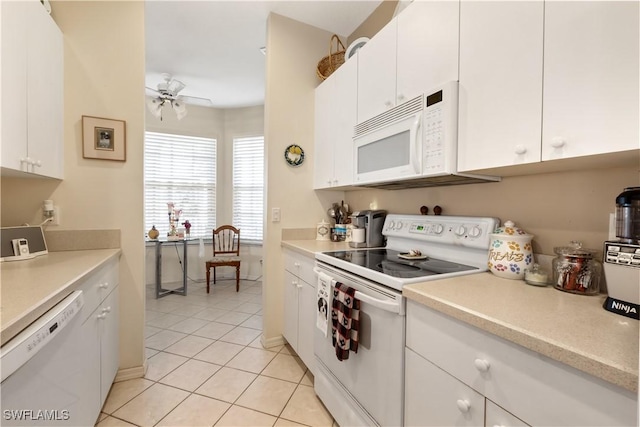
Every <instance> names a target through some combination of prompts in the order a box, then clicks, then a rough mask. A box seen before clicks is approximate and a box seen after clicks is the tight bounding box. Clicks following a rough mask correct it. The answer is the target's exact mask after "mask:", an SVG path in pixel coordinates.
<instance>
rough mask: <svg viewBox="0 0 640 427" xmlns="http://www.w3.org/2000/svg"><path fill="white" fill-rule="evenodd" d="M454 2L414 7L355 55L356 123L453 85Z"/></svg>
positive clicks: (455, 47) (455, 48)
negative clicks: (427, 93)
mask: <svg viewBox="0 0 640 427" xmlns="http://www.w3.org/2000/svg"><path fill="white" fill-rule="evenodd" d="M458 14H459V2H457V1H431V0H428V1H415V2H413V3H412V4H410V5H409V6H407V8H406V9H405V10H404V11H402V13H401V14H400V15H398V17H397V18H395V19H393V20H391V22H389V23H388V24H387V25H386V26H385V27H384V28H382V29H381V30H380V31H379V32H378V33H377V34H376V35H375V36H374V37H373V38H372V39H371V41H369V43H367V44H366V45H365V46H363V47H362V49H360V50H359V51H358V53H359V58H358V123H361V122H363V121H365V120H367V119H370V118H371V117H374V116H376V115H378V114H380V113H383V112H385V111H386V110H388V109H390V108H393V107H395V106H396V105H398V104H402V103H403V102H405V101H407V100H409V99H412V98H413V97H415V96H417V95H419V94H421V93H424V92H425V91H427V90H429V89H431V88H433V87H436V86H439V85H442V84H443V83H446V82H447V81H451V80H458V23H459V20H458Z"/></svg>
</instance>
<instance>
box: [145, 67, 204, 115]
mask: <svg viewBox="0 0 640 427" xmlns="http://www.w3.org/2000/svg"><path fill="white" fill-rule="evenodd" d="M161 76H162V79H163V80H164V81H162V82H160V83H158V89H157V90H156V89H152V88H150V87H147V88H146V89H147V108H148V109H149V111H150V112H151V114H153V116H154V117H159V118H160V120H162V109H163V107H164V106H165V105H169V106H171V108H172V109H173V111H175V113H176V116H177V118H178V120H180V119H182V118H183V117H184V116H186V115H187V107H186V106H185V104H186V103H189V104H193V105H202V106H211V105H213V103H212V102H211V100H210V99H207V98H198V97H195V96H182V95H179V93H180V91H181V90H182V89H184V88H185V87H186V85H185V84H184V83H182V82H181V81H180V80H176V79H174V78H173V77H172V76H171V74H168V73H163V74H161Z"/></svg>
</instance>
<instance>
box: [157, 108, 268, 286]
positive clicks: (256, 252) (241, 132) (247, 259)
mask: <svg viewBox="0 0 640 427" xmlns="http://www.w3.org/2000/svg"><path fill="white" fill-rule="evenodd" d="M146 130H148V131H152V132H164V133H175V134H180V135H190V136H201V137H209V138H214V139H216V141H217V155H218V165H217V177H216V180H217V182H218V183H220V185H218V186H217V189H216V190H217V192H218V194H217V203H216V222H217V224H231V223H232V222H233V221H232V215H233V212H232V205H233V192H232V187H231V184H230V183H231V182H232V178H233V170H232V167H231V166H232V164H233V138H234V137H246V136H256V135H263V134H264V107H263V106H262V105H258V106H254V107H247V108H233V109H219V108H207V107H198V106H193V105H188V106H187V115H186V116H185V117H184V118H182V120H178V119H177V118H176V115H175V114H173V112H172V111H171V110H170V109H165V114H163V118H162V120H160V119H158V118H156V117H153V116H152V115H151V114H147V116H146ZM210 239H211V236H208V240H205V242H204V243H205V250H204V257H200V256H199V245H198V244H197V243H194V244H190V245H189V246H188V260H187V266H188V268H187V270H188V271H187V274H188V277H189V278H190V279H192V280H195V281H204V280H205V260H206V259H209V258H211V256H212V255H213V254H212V252H213V248H212V246H211V240H210ZM182 256H183V255H182V249H181V248H180V250H179V251H178V252H176V250H175V248H174V247H173V245H164V246H163V248H162V269H163V270H162V281H163V282H181V281H182V267H181V265H180V263H179V258H182ZM241 256H242V260H243V262H242V264H241V268H240V276H241V277H242V278H243V279H247V280H257V279H259V278H260V277H261V276H262V265H261V263H260V260H261V259H262V246H261V245H249V244H242V245H241ZM155 259H156V258H155V245H153V244H148V245H147V248H146V257H145V268H146V283H147V284H152V283H155V262H156V261H155ZM217 274H218V277H221V278H233V277H235V270H234V269H233V268H230V267H227V268H222V269H218V272H217Z"/></svg>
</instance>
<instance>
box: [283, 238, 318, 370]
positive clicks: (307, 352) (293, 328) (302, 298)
mask: <svg viewBox="0 0 640 427" xmlns="http://www.w3.org/2000/svg"><path fill="white" fill-rule="evenodd" d="M283 256H284V261H285V262H284V264H285V272H284V327H283V331H282V335H284V338H285V339H286V340H287V342H288V343H289V345H290V346H291V347H292V348H293V350H294V351H295V352H296V353H297V354H298V356H300V359H302V362H303V363H304V364H305V365H306V366H307V368H309V370H310V371H311V373H314V371H315V370H314V355H313V328H314V327H315V321H316V309H315V307H316V285H315V283H316V282H315V273H314V272H313V267H314V260H313V258H309V257H305V256H304V255H301V254H298V253H294V252H291V251H288V250H284V251H283Z"/></svg>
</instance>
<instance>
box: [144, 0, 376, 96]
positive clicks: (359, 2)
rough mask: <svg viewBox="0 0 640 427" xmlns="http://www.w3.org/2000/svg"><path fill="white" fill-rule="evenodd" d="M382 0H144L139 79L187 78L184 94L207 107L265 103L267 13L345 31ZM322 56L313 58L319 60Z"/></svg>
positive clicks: (151, 81) (154, 81) (340, 32)
mask: <svg viewBox="0 0 640 427" xmlns="http://www.w3.org/2000/svg"><path fill="white" fill-rule="evenodd" d="M381 2H382V0H355V1H340V0H297V1H274V0H271V1H249V0H229V1H216V0H211V1H149V0H147V1H146V2H145V37H146V85H147V86H148V87H151V88H156V87H157V85H158V83H160V82H161V81H162V77H161V76H160V74H161V73H170V74H172V75H173V77H174V78H176V79H178V80H180V81H182V82H183V83H185V84H186V88H185V89H184V90H183V91H182V92H181V93H180V94H181V95H184V96H193V97H201V98H209V99H210V100H211V101H212V103H213V106H214V107H218V108H235V107H245V106H253V105H261V104H263V103H264V75H265V57H264V55H263V54H262V53H261V52H260V50H259V49H260V48H261V47H263V46H265V44H266V31H267V30H266V27H267V25H266V23H267V17H268V15H269V13H270V12H274V13H278V14H280V15H283V16H286V17H289V18H292V19H295V20H297V21H300V22H304V23H306V24H309V25H312V26H315V27H318V28H322V29H324V30H327V31H329V32H332V33H335V34H338V35H341V36H345V37H346V36H348V35H350V34H351V33H352V32H353V31H354V30H355V29H356V28H357V27H358V26H359V25H360V24H361V23H362V22H363V21H364V20H365V19H366V18H367V17H368V16H369V15H370V14H371V13H372V12H373V10H374V9H375V8H376V7H378V5H379V4H380V3H381ZM320 59H321V58H318V60H320Z"/></svg>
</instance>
